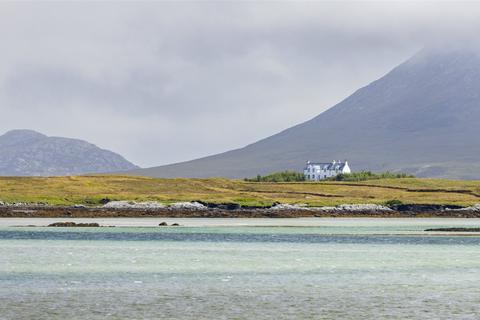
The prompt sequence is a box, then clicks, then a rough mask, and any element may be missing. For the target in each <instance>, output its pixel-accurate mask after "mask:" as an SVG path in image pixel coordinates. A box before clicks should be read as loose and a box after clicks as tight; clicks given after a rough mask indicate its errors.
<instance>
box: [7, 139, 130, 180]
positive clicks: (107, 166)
mask: <svg viewBox="0 0 480 320" xmlns="http://www.w3.org/2000/svg"><path fill="white" fill-rule="evenodd" d="M136 168H138V167H137V166H135V165H133V164H132V163H130V162H128V161H127V160H125V159H124V158H123V157H122V156H120V155H118V154H116V153H113V152H111V151H108V150H103V149H100V148H98V147H97V146H95V145H93V144H90V143H88V142H86V141H82V140H76V139H67V138H59V137H47V136H45V135H43V134H41V133H38V132H35V131H32V130H13V131H9V132H7V133H5V134H4V135H2V136H0V175H2V176H57V175H73V174H83V173H99V172H114V171H126V170H132V169H136Z"/></svg>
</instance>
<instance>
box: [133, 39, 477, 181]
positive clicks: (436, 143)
mask: <svg viewBox="0 0 480 320" xmlns="http://www.w3.org/2000/svg"><path fill="white" fill-rule="evenodd" d="M319 89H321V88H319ZM479 120H480V51H479V50H477V49H474V48H468V49H465V48H462V49H458V48H456V49H452V48H450V49H437V48H434V49H425V50H423V51H421V52H419V53H418V54H416V55H415V56H414V57H412V58H411V59H409V60H408V61H406V62H405V63H403V64H401V65H399V66H398V67H396V68H395V69H393V70H392V71H391V72H389V73H388V74H387V75H385V76H384V77H382V78H381V79H379V80H377V81H375V82H373V83H371V84H369V85H368V86H366V87H364V88H361V89H359V90H358V91H356V92H355V93H354V94H352V95H351V96H350V97H348V98H346V99H345V100H343V101H342V102H340V103H339V104H337V105H335V106H334V107H332V108H331V109H329V110H327V111H325V112H323V113H321V114H320V115H319V116H317V117H315V118H314V119H311V120H309V121H307V122H305V123H302V124H300V125H297V126H295V127H292V128H290V129H287V130H285V131H283V132H280V133H278V134H276V135H274V136H271V137H269V138H266V139H264V140H261V141H259V142H256V143H254V144H251V145H249V146H247V147H245V148H242V149H238V150H233V151H229V152H226V153H222V154H218V155H214V156H210V157H206V158H202V159H198V160H193V161H189V162H184V163H178V164H173V165H167V166H161V167H155V168H149V169H144V170H138V171H135V173H137V174H143V175H149V176H156V177H212V176H225V177H232V178H244V177H252V176H255V175H256V174H266V173H270V172H273V171H278V170H285V169H295V170H299V169H302V167H303V166H304V163H305V161H306V160H312V161H330V160H332V159H342V160H343V159H348V160H349V163H350V164H351V167H352V169H353V170H354V171H358V170H362V169H366V170H375V171H380V170H381V171H384V170H391V171H404V172H408V173H413V174H416V175H418V176H421V177H446V178H462V179H480V125H479Z"/></svg>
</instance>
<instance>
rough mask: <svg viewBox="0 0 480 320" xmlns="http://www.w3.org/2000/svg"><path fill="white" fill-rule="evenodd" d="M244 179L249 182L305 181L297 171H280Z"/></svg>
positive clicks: (302, 175)
mask: <svg viewBox="0 0 480 320" xmlns="http://www.w3.org/2000/svg"><path fill="white" fill-rule="evenodd" d="M245 181H249V182H295V181H297V182H298V181H305V176H304V174H303V173H300V172H297V171H290V170H287V171H282V172H275V173H272V174H269V175H267V176H261V175H257V176H256V177H255V178H253V179H248V178H245Z"/></svg>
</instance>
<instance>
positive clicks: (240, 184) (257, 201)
mask: <svg viewBox="0 0 480 320" xmlns="http://www.w3.org/2000/svg"><path fill="white" fill-rule="evenodd" d="M102 199H110V200H136V201H146V200H156V201H160V202H164V203H172V202H177V201H194V200H202V201H207V202H215V203H238V204H241V205H260V206H267V205H271V204H273V203H275V202H280V203H290V204H295V203H304V204H307V205H309V206H333V205H338V204H354V203H375V204H383V203H386V202H387V201H390V200H399V201H401V202H403V203H408V204H456V205H465V206H466V205H473V204H476V203H480V181H452V180H438V179H416V178H407V179H385V180H371V181H363V182H291V183H264V182H260V183H258V182H245V181H241V180H228V179H154V178H146V177H131V176H114V175H112V176H76V177H51V178H43V177H25V178H23V177H0V201H4V202H8V203H13V202H27V203H48V204H52V205H72V204H85V205H98V204H100V203H101V201H102Z"/></svg>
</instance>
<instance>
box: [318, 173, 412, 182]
mask: <svg viewBox="0 0 480 320" xmlns="http://www.w3.org/2000/svg"><path fill="white" fill-rule="evenodd" d="M401 178H415V176H414V175H411V174H407V173H393V172H388V171H387V172H381V173H375V172H371V171H360V172H354V173H345V174H344V173H341V174H339V175H337V176H335V177H331V178H328V179H327V180H329V181H366V180H376V179H401Z"/></svg>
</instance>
